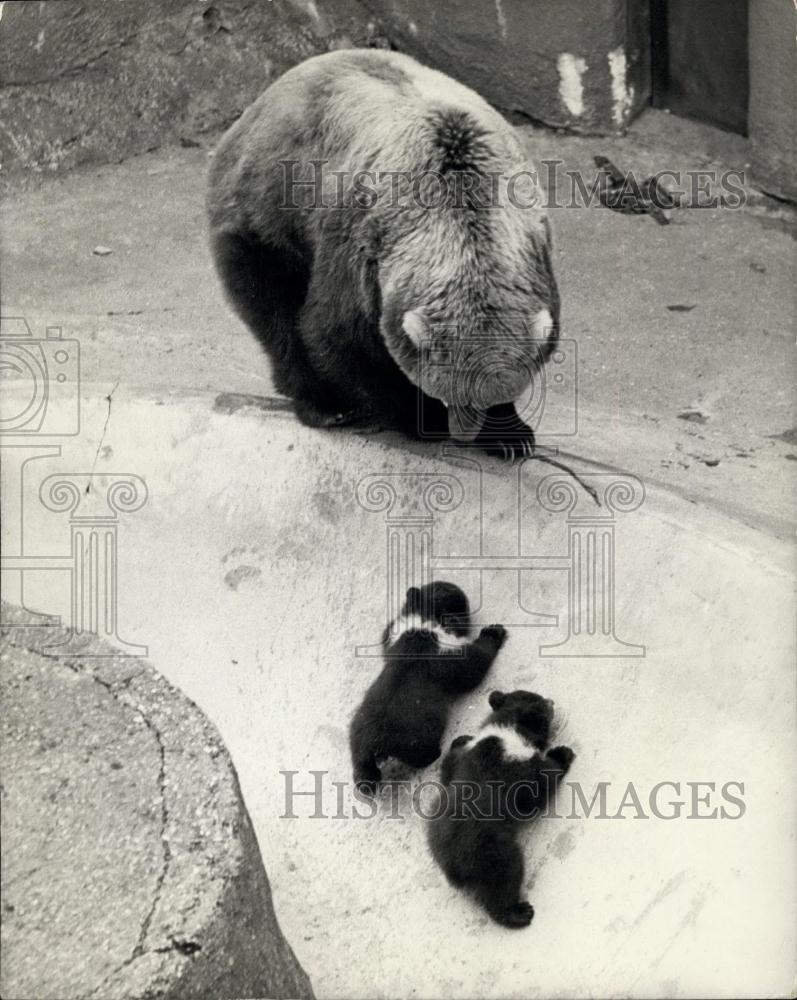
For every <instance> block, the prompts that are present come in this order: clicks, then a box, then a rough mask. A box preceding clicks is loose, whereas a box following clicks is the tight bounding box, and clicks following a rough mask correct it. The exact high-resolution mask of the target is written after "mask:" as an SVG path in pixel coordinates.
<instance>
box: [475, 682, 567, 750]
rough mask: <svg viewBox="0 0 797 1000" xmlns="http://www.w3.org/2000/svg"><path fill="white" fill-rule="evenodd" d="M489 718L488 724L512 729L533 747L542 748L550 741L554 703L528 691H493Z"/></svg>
mask: <svg viewBox="0 0 797 1000" xmlns="http://www.w3.org/2000/svg"><path fill="white" fill-rule="evenodd" d="M489 702H490V708H491V709H492V710H493V712H492V715H491V716H490V717H489V718H488V720H487V721H488V723H492V724H498V725H504V726H512V727H513V728H514V729H517V730H519V731H520V732H521V733H523V735H524V736H526V737H527V738H528V739H529V740H531V742H533V743H534V745H535V746H538V747H545V746H547V745H548V742H549V741H550V738H551V723H552V722H553V710H554V704H553V702H552V701H551V700H550V699H549V698H543V697H542V695H539V694H534V693H532V692H531V691H512V692H510V693H509V694H505V693H504V692H503V691H493V692H492V693H491V694H490V698H489Z"/></svg>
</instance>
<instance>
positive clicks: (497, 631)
mask: <svg viewBox="0 0 797 1000" xmlns="http://www.w3.org/2000/svg"><path fill="white" fill-rule="evenodd" d="M507 634H508V633H507V631H506V629H505V628H504V626H503V625H488V626H487V627H486V628H483V629H482V630H481V638H483V639H492V641H493V642H494V643H495V644H496V645H497V646H498V648H499V649H500V648H501V647H502V646H503V644H504V643H505V642H506V637H507Z"/></svg>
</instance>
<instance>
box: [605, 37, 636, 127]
mask: <svg viewBox="0 0 797 1000" xmlns="http://www.w3.org/2000/svg"><path fill="white" fill-rule="evenodd" d="M626 69H627V66H626V60H625V52H624V51H623V50H622V49H615V50H614V51H613V52H610V53H609V72H610V73H611V74H612V102H613V113H614V120H615V122H616V123H617V124H618V125H622V124H624V122H625V120H626V118H627V117H628V113H629V111H630V110H631V106H632V104H633V103H634V88H633V87H629V86H628V85H627V83H626Z"/></svg>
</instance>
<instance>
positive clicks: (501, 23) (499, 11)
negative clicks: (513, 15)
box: [494, 0, 506, 41]
mask: <svg viewBox="0 0 797 1000" xmlns="http://www.w3.org/2000/svg"><path fill="white" fill-rule="evenodd" d="M494 2H495V17H496V20H497V21H498V30H499V31H500V32H501V38H503V40H504V41H506V14H504V8H503V6H502V4H501V0H494Z"/></svg>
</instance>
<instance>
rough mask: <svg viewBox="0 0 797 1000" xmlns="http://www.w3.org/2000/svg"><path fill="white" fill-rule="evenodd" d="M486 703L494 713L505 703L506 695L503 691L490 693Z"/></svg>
mask: <svg viewBox="0 0 797 1000" xmlns="http://www.w3.org/2000/svg"><path fill="white" fill-rule="evenodd" d="M487 701H488V702H489V704H490V708H491V709H492V710H493V711H494V712H496V711H498V709H499V708H500V707H501V706H502V705H503V704H504V702H505V701H506V695H505V694H504V692H503V691H491V692H490V697H489V698H488V699H487Z"/></svg>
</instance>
